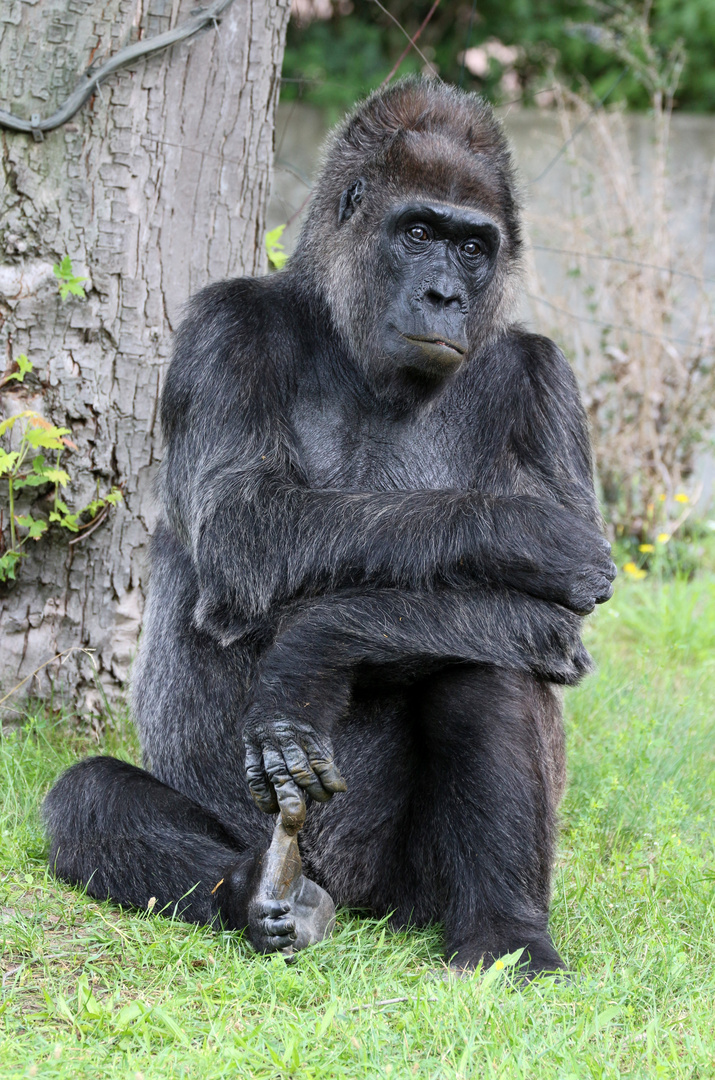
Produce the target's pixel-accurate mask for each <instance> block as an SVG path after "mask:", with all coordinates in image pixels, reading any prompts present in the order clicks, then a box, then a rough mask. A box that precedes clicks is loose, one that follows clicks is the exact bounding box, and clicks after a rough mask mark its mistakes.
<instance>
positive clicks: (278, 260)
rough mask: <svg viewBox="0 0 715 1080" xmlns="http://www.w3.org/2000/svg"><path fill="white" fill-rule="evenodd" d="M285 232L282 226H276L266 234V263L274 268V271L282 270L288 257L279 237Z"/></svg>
mask: <svg viewBox="0 0 715 1080" xmlns="http://www.w3.org/2000/svg"><path fill="white" fill-rule="evenodd" d="M284 230H285V224H284V225H278V226H277V227H276V228H275V229H271V231H270V232H268V233H266V251H267V253H268V261H269V263H270V264H271V266H274V267H275V268H276V270H282V269H283V267H284V266H285V264H286V263H287V262H288V255H287V254H286V252H285V250H284V248H283V245H282V244H281V242H280V239H281V236H282V235H283V232H284Z"/></svg>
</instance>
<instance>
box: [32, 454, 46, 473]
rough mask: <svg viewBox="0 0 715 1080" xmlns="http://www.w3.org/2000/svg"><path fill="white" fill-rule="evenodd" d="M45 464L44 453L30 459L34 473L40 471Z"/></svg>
mask: <svg viewBox="0 0 715 1080" xmlns="http://www.w3.org/2000/svg"><path fill="white" fill-rule="evenodd" d="M44 464H45V455H44V454H38V455H37V457H34V458H33V459H32V468H33V471H34V472H36V473H41V472H42V469H43V467H44Z"/></svg>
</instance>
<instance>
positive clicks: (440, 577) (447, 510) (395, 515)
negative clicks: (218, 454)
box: [193, 484, 612, 636]
mask: <svg viewBox="0 0 715 1080" xmlns="http://www.w3.org/2000/svg"><path fill="white" fill-rule="evenodd" d="M249 490H250V488H249ZM253 491H254V496H253V497H252V498H245V497H243V498H242V499H241V500H240V501H236V502H231V501H230V500H226V501H224V502H223V504H222V505H221V507H220V508H217V509H215V510H213V512H212V514H211V516H209V515H208V514H207V513H205V512H204V513H201V512H199V515H198V516H199V524H198V525H197V526H196V527H195V529H194V531H193V550H194V558H195V562H196V566H197V571H198V575H199V581H200V586H201V593H202V596H201V600H200V602H199V606H198V608H197V622H198V623H199V625H202V626H204V627H205V628H206V629H208V630H210V631H211V632H214V633H216V634H217V635H218V636H221V635H222V633H223V631H222V630H221V627H225V628H226V627H229V626H230V625H231V624H232V622H234V621H235V618H236V615H237V614H239V615H241V616H248V617H253V616H256V615H260V614H263V613H264V612H266V611H267V610H268V609H269V607H270V606H271V605H272V604H274V603H276V602H280V601H284V600H288V599H291V598H294V597H300V596H302V595H317V594H321V593H323V592H325V591H331V590H335V589H340V588H344V587H349V586H356V587H357V586H361V585H362V586H369V587H386V588H407V589H418V590H419V589H431V588H435V587H439V586H440V585H452V586H457V585H459V586H462V587H464V586H465V585H468V584H472V585H473V584H475V583H484V584H486V583H489V582H491V583H493V584H499V585H506V586H510V587H512V588H515V589H518V590H521V591H523V592H525V593H528V594H530V595H532V596H536V597H539V598H541V599H546V600H550V601H553V602H556V603H560V604H562V605H564V606H566V607H568V608H570V609H571V610H574V611H577V612H585V611H589V610H591V609H592V607H593V605H594V603H597V602H599V601H600V600H603V599H606V598H607V596H608V595H610V580H611V577H612V574H611V573H610V566H611V564H610V558H609V554H608V552H609V549H608V546H607V544H606V543H605V541H603V540H601V538H600V536H599V534H598V532H597V530H596V529H595V527H594V526H593V525H591V523H590V522H588V521H585V520H584V519H583V518H582V517H580V516H579V515H578V514H577V513H575V512H570V511H566V510H563V509H562V508H560V507H559V506H557V505H556V504H555V503H554V502H551V501H550V500H547V499H543V498H542V499H540V498H535V497H532V496H525V495H519V496H504V497H498V496H486V495H480V494H478V493H476V492H457V491H454V492H450V491H414V492H400V491H394V492H384V493H373V492H369V493H348V492H341V491H321V490H310V489H306V488H299V487H288V486H281V485H279V484H276V485H274V486H273V488H272V489H271V488H268V489H267V490H266V489H264V490H261V486H260V485H256V487H255V488H254V489H253ZM207 509H208V508H207Z"/></svg>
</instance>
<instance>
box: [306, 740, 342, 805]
mask: <svg viewBox="0 0 715 1080" xmlns="http://www.w3.org/2000/svg"><path fill="white" fill-rule="evenodd" d="M304 742H305V749H306V751H307V754H308V760H309V762H310V765H311V767H312V769H313V772H314V773H316V775H317V776H319V777H320V782H321V784H322V785H323V787H324V788H325V790H326V791H327V792H329V795H333V794H334V793H335V792H336V791H347V790H348V785H347V784H346V783H345V780H344V779H343V777H342V776H341V775H340V770H339V769H338V767H337V765H336V764H335V762H334V761H333V755H332V754H331V753H330V751H329V750H328V749H326V747H325V746H323V745H321V743H320V742H318V740H317V739H311V738H310V737H308V738H306V739H305V740H304ZM311 794H312V792H311Z"/></svg>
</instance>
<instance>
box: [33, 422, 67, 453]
mask: <svg viewBox="0 0 715 1080" xmlns="http://www.w3.org/2000/svg"><path fill="white" fill-rule="evenodd" d="M66 430H67V428H56V427H50V428H49V429H47V428H42V427H28V429H27V431H26V432H25V435H24V438H25V439H26V440H27V442H28V443H29V444H30V446H32V447H34V448H35V449H36V450H39V449H40V447H42V448H43V449H44V450H62V448H63V447H64V442H63V440H62V438H61V437H60V434H59V433H60V432H64V431H66Z"/></svg>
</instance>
